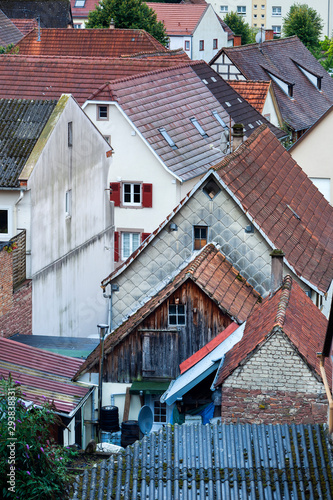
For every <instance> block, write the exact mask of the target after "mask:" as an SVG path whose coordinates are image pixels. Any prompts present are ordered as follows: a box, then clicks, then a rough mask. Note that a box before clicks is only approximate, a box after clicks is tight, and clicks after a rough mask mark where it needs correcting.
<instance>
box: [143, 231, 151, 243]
mask: <svg viewBox="0 0 333 500" xmlns="http://www.w3.org/2000/svg"><path fill="white" fill-rule="evenodd" d="M148 236H150V233H141V243H142V242H143V241H145V239H146V238H148Z"/></svg>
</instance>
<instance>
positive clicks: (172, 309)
mask: <svg viewBox="0 0 333 500" xmlns="http://www.w3.org/2000/svg"><path fill="white" fill-rule="evenodd" d="M184 325H186V306H185V305H184V304H169V326H184Z"/></svg>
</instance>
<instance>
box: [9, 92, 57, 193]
mask: <svg viewBox="0 0 333 500" xmlns="http://www.w3.org/2000/svg"><path fill="white" fill-rule="evenodd" d="M56 104H57V101H30V100H23V99H18V100H14V99H13V100H12V99H0V127H1V134H0V139H1V142H0V186H1V187H2V188H18V187H19V186H20V184H19V181H18V178H19V175H20V173H21V171H22V169H23V167H24V165H25V163H26V161H27V160H28V158H29V156H30V153H31V152H32V150H33V148H34V146H35V144H36V142H37V140H38V138H39V136H40V134H41V132H42V130H43V129H44V127H45V125H46V123H47V121H48V119H49V117H50V116H51V113H52V111H53V110H54V108H55V106H56Z"/></svg>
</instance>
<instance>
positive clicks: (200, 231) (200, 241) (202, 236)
mask: <svg viewBox="0 0 333 500" xmlns="http://www.w3.org/2000/svg"><path fill="white" fill-rule="evenodd" d="M207 229H208V228H207V226H194V245H193V246H194V250H200V248H203V247H204V246H205V245H207Z"/></svg>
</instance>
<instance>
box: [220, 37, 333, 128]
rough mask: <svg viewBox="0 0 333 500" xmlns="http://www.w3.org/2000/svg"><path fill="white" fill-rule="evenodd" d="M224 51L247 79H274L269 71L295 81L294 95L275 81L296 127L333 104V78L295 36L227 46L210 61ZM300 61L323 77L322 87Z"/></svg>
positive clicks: (290, 121) (285, 116)
mask: <svg viewBox="0 0 333 500" xmlns="http://www.w3.org/2000/svg"><path fill="white" fill-rule="evenodd" d="M259 49H260V50H259ZM222 52H223V53H225V54H226V55H227V56H228V57H229V59H230V60H231V61H232V62H233V64H234V65H235V66H236V67H237V68H238V69H239V70H240V72H241V73H242V74H243V75H244V76H245V78H246V79H247V80H267V81H272V80H271V78H270V77H269V75H268V72H270V73H271V74H273V75H275V76H276V77H278V78H280V79H282V80H283V81H285V82H287V83H290V84H294V87H293V99H291V98H290V97H289V96H288V95H287V94H285V93H284V92H283V91H282V90H281V88H280V87H279V85H277V84H276V83H275V82H274V81H272V85H273V88H274V93H275V95H276V98H277V101H278V104H279V107H280V110H281V114H282V117H283V119H284V120H285V121H286V122H287V123H288V124H289V125H290V126H291V127H292V128H293V129H294V130H296V131H297V130H303V129H306V128H309V127H310V126H311V125H313V124H314V123H315V122H316V121H317V120H318V118H319V117H320V116H321V115H322V114H323V113H325V111H326V110H327V109H328V108H329V107H330V106H331V105H332V104H333V79H332V78H331V77H330V75H329V74H328V73H327V72H326V71H325V70H324V68H323V67H322V66H321V64H320V63H319V62H318V61H317V60H316V59H315V57H314V56H313V55H312V54H311V53H310V52H309V51H308V49H306V47H305V46H304V45H303V44H302V42H301V41H300V40H299V39H298V38H297V37H296V36H293V37H290V38H280V39H278V40H267V41H265V42H263V43H262V44H261V45H260V47H259V45H258V44H249V45H242V46H240V47H225V48H223V49H221V51H219V53H218V54H217V55H216V56H214V58H213V59H212V60H211V61H210V64H213V63H214V61H216V59H218V57H219V56H220V55H221V54H222ZM298 65H300V66H301V67H302V68H305V69H306V70H308V71H310V72H312V73H313V74H315V75H319V76H321V77H322V80H321V91H319V90H318V89H317V88H316V87H315V86H314V85H313V84H312V83H310V81H309V80H308V78H307V77H306V76H305V75H304V74H303V73H302V71H301V70H300V68H299V66H298Z"/></svg>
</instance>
